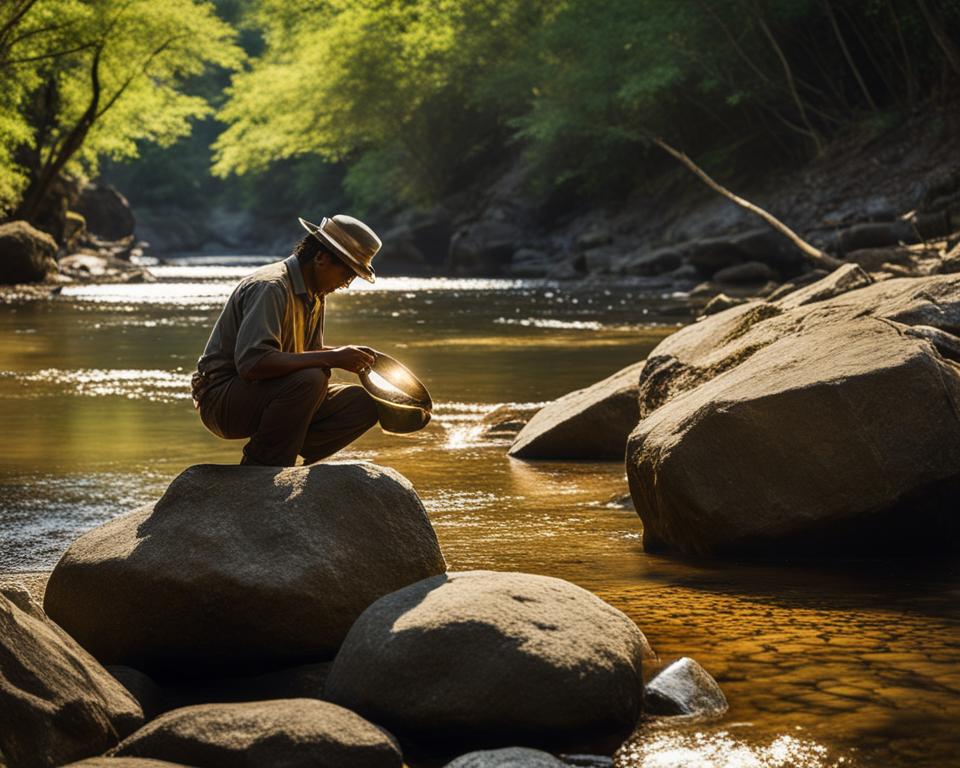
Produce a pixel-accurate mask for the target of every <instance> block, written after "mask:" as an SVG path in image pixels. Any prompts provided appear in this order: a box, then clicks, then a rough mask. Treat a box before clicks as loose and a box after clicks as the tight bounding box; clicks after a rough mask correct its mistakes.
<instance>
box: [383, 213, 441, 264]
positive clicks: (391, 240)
mask: <svg viewBox="0 0 960 768" xmlns="http://www.w3.org/2000/svg"><path fill="white" fill-rule="evenodd" d="M431 271H432V270H431V268H430V265H429V264H427V260H426V257H425V256H424V255H423V253H422V252H421V251H420V249H419V248H417V246H416V243H414V241H413V231H412V230H411V229H410V227H409V226H408V225H405V224H401V225H400V226H398V227H394V228H393V229H391V230H389V231H387V232H385V233H384V235H383V245H382V246H381V248H380V250H379V252H378V253H377V274H383V275H428V274H430V273H431Z"/></svg>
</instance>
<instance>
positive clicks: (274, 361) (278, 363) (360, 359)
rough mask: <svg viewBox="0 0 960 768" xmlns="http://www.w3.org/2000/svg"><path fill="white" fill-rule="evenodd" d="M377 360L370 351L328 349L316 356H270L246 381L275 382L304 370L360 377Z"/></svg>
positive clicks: (344, 348)
mask: <svg viewBox="0 0 960 768" xmlns="http://www.w3.org/2000/svg"><path fill="white" fill-rule="evenodd" d="M373 362H374V358H373V355H372V354H370V352H369V351H368V349H367V348H366V347H333V348H330V347H326V348H324V349H322V350H316V351H313V352H277V351H275V352H268V353H267V354H265V355H264V356H263V357H261V358H260V359H259V360H257V362H256V364H255V365H254V366H253V367H252V368H251V369H250V370H249V371H248V372H247V375H246V378H247V379H250V380H251V381H256V380H258V379H275V378H276V377H277V376H286V375H288V374H291V373H294V372H295V371H301V370H303V369H304V368H342V369H343V370H345V371H352V372H353V373H359V372H360V371H361V370H363V369H364V368H369V367H370V366H371V365H373Z"/></svg>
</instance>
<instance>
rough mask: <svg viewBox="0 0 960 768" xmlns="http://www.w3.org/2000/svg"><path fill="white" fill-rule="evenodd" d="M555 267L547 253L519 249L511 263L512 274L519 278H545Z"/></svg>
mask: <svg viewBox="0 0 960 768" xmlns="http://www.w3.org/2000/svg"><path fill="white" fill-rule="evenodd" d="M553 266H554V260H553V259H551V258H550V255H549V254H547V253H546V252H545V251H540V250H536V249H534V248H519V249H518V250H517V251H515V252H514V254H513V259H512V261H511V262H510V272H511V274H513V275H515V276H517V277H543V276H544V275H546V274H547V273H548V272H549V271H550V270H551V268H553Z"/></svg>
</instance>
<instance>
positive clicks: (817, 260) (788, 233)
mask: <svg viewBox="0 0 960 768" xmlns="http://www.w3.org/2000/svg"><path fill="white" fill-rule="evenodd" d="M652 141H653V143H654V144H656V145H657V146H658V147H660V149H662V150H663V151H664V152H666V153H667V154H668V155H670V156H671V157H673V158H675V159H677V160H679V161H680V162H681V163H682V164H683V165H684V166H686V168H687V169H688V170H690V171H691V172H693V173H694V175H696V176H697V177H698V178H699V179H700V180H701V181H702V182H703V183H704V184H706V185H707V186H708V187H710V189H712V190H713V191H714V192H717V193H719V194H721V195H723V196H724V197H725V198H727V199H728V200H730V201H732V202H734V203H736V204H737V205H739V206H740V207H741V208H743V209H744V210H746V211H749V212H750V213H752V214H754V215H755V216H759V217H760V218H761V219H763V220H764V221H765V222H766V223H767V224H768V225H769V226H770V227H772V228H773V229H775V230H776V231H777V232H779V233H780V234H781V235H783V236H784V237H786V238H787V239H788V240H789V241H790V242H791V243H793V244H794V245H795V246H796V247H797V248H799V249H800V250H801V251H802V252H803V253H804V255H805V256H806V257H807V258H808V259H809V260H810V261H811V262H812V263H813V264H814V265H815V266H817V267H822V268H825V269H836V268H837V267H839V266H842V265H843V264H844V262H843V261H840V260H839V259H835V258H833V257H832V256H830V255H828V254H826V253H824V252H823V251H821V250H820V249H819V248H816V247H814V246H812V245H810V243H808V242H807V241H806V240H804V239H803V238H802V237H800V235H798V234H797V233H796V232H794V231H793V230H792V229H790V227H788V226H787V225H786V224H784V223H783V222H782V221H780V219H778V218H777V217H776V216H774V215H773V214H771V213H769V212H767V211H765V210H764V209H763V208H761V207H759V206H757V205H754V204H753V203H751V202H750V201H749V200H745V199H744V198H742V197H740V196H738V195H735V194H734V193H733V192H731V191H730V190H729V189H727V188H726V187H724V186H723V185H722V184H718V183H717V182H716V181H714V180H713V179H712V178H711V177H710V176H708V175H707V173H706V171H704V170H703V169H702V168H701V167H700V166H699V165H697V164H696V163H695V162H693V160H691V159H690V158H689V157H687V155H686V154H685V153H683V152H681V151H680V150H679V149H675V148H674V147H671V146H670V145H669V144H667V143H666V142H665V141H664V140H663V139H660V138H654V139H653V140H652Z"/></svg>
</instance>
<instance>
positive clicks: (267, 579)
mask: <svg viewBox="0 0 960 768" xmlns="http://www.w3.org/2000/svg"><path fill="white" fill-rule="evenodd" d="M445 567H446V566H445V563H444V560H443V555H442V553H441V552H440V547H439V544H438V543H437V538H436V534H435V533H434V531H433V527H432V526H431V525H430V520H429V518H428V517H427V513H426V511H425V510H424V508H423V504H422V503H421V502H420V499H419V497H418V496H417V494H416V492H415V491H414V489H413V487H412V486H411V485H410V483H409V481H407V480H406V478H404V477H403V476H402V475H400V474H399V473H398V472H395V471H394V470H392V469H387V468H384V467H378V466H376V465H374V464H366V463H340V462H326V463H323V464H312V465H309V466H302V467H287V468H279V467H245V466H219V465H213V464H202V465H198V466H194V467H190V468H189V469H187V470H185V471H184V472H183V473H181V474H180V476H179V477H177V478H176V479H175V480H174V481H173V482H172V483H171V484H170V486H169V488H167V491H166V492H165V493H164V495H163V497H162V498H161V499H160V500H159V501H157V502H156V504H152V505H147V506H145V507H142V508H140V509H138V510H136V511H134V512H132V513H130V514H128V515H125V516H122V517H120V518H117V519H115V520H112V521H110V522H109V523H106V524H105V525H102V526H100V527H99V528H95V529H93V530H92V531H89V532H88V533H86V534H84V535H82V536H81V537H80V538H79V539H77V541H75V542H74V543H73V544H72V545H71V546H70V547H69V548H68V549H67V551H66V553H65V554H64V555H63V557H62V558H61V559H60V562H59V563H57V566H56V568H54V571H53V573H52V574H51V576H50V580H49V582H48V584H47V591H46V596H45V601H44V605H45V608H46V611H47V613H48V615H50V616H51V618H53V619H54V620H56V621H58V622H59V623H60V624H61V626H63V627H64V628H65V629H66V630H67V631H68V632H70V633H71V634H72V635H73V636H74V637H76V638H77V640H78V641H79V642H80V643H81V644H82V645H83V646H84V647H85V648H87V649H88V650H90V651H91V652H92V653H93V654H94V655H95V656H97V657H98V658H99V659H101V661H102V662H103V663H106V664H124V665H127V666H131V667H134V668H135V669H140V670H143V671H144V672H147V673H148V674H151V675H153V676H155V677H157V678H158V679H159V678H161V677H164V676H185V675H188V674H190V673H191V670H192V669H196V670H198V671H200V672H202V674H203V675H204V676H213V675H217V674H230V675H235V674H254V673H256V672H258V671H261V670H265V669H266V668H268V667H269V668H276V667H278V666H290V665H295V664H300V663H307V662H317V661H323V660H324V659H329V658H332V657H333V655H334V654H335V653H336V650H337V648H338V647H339V645H340V642H341V641H342V639H343V638H344V637H345V636H346V634H347V630H349V629H350V626H351V625H352V624H353V622H354V620H355V619H356V618H357V617H358V616H359V615H360V614H361V613H362V612H363V610H364V609H365V608H366V607H367V606H368V605H369V604H370V603H372V602H373V601H374V600H376V599H377V598H378V597H381V596H382V595H385V594H387V593H389V592H392V591H394V590H396V589H399V588H400V587H402V586H405V585H406V584H410V583H413V582H415V581H419V580H420V579H422V578H425V577H427V576H431V575H435V574H438V573H442V572H443V571H444V570H445ZM118 617H122V620H119V619H118Z"/></svg>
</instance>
